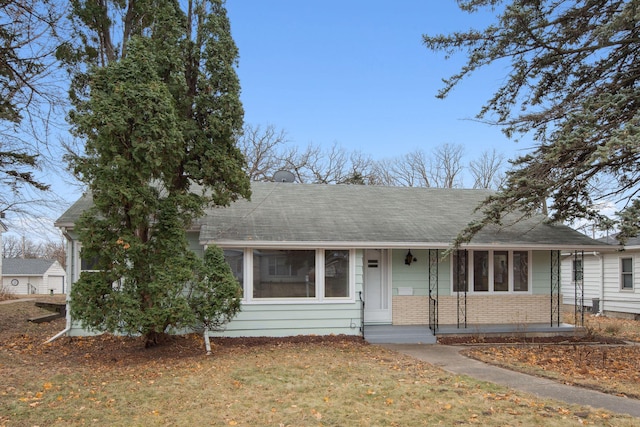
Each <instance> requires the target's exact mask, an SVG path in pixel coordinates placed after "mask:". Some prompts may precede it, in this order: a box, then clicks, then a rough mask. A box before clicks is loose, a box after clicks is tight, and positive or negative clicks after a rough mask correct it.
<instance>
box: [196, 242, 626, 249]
mask: <svg viewBox="0 0 640 427" xmlns="http://www.w3.org/2000/svg"><path fill="white" fill-rule="evenodd" d="M199 243H200V245H201V246H205V247H206V246H208V245H214V244H215V245H217V246H219V247H224V248H230V249H231V248H245V247H251V248H256V249H260V248H287V249H309V248H336V249H337V248H349V249H351V248H358V249H380V248H384V249H443V250H446V249H451V247H452V246H451V242H382V241H381V242H363V241H317V240H316V241H305V242H300V241H277V242H276V241H268V240H265V241H257V240H200V242H199ZM496 248H500V249H511V250H538V251H544V250H571V251H574V250H584V251H596V250H597V251H607V250H609V251H614V250H616V249H617V247H612V246H611V245H566V244H565V245H555V244H554V245H549V244H518V243H506V244H505V243H498V242H496V243H482V244H479V243H478V244H474V243H470V244H469V243H467V244H464V245H461V246H460V249H475V250H491V249H494V250H495V249H496Z"/></svg>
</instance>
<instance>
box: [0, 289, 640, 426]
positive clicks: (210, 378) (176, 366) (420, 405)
mask: <svg viewBox="0 0 640 427" xmlns="http://www.w3.org/2000/svg"><path fill="white" fill-rule="evenodd" d="M35 310H38V309H35V308H34V307H33V303H32V302H31V303H29V302H20V303H13V304H1V305H0V372H1V375H0V397H1V399H0V426H45V425H46V426H51V425H64V426H80V425H98V426H104V425H108V426H131V425H134V426H136V425H140V426H143V425H144V426H167V425H171V426H200V425H213V426H218V425H219V426H234V425H237V426H419V425H445V426H450V425H486V426H512V425H522V426H567V425H585V424H588V425H605V426H633V425H640V422H639V420H638V419H634V418H629V417H625V416H619V415H613V414H610V413H607V412H604V411H599V410H593V409H590V408H584V407H579V406H573V405H567V404H564V403H559V402H556V401H549V400H541V399H537V398H534V397H532V396H529V395H526V394H520V393H514V392H512V391H510V390H508V389H505V388H503V387H498V386H495V385H492V384H488V383H483V382H478V381H475V380H473V379H470V378H468V377H460V376H454V375H450V374H448V373H446V372H444V371H442V370H440V369H439V368H436V367H434V366H432V365H430V364H428V363H424V362H420V361H417V360H415V359H413V358H410V357H407V356H403V355H399V354H397V353H394V352H391V351H389V350H385V349H383V348H381V347H378V346H374V345H367V344H365V343H363V342H362V341H360V340H357V339H349V338H346V337H328V338H324V339H323V338H320V337H306V338H297V339H290V340H280V341H277V340H243V339H238V340H233V339H225V340H214V348H213V354H212V355H210V356H206V355H205V352H204V348H203V343H202V339H201V338H200V337H198V336H195V335H191V336H186V337H178V338H175V339H173V340H172V341H171V342H169V343H167V344H166V345H164V346H161V347H156V348H153V349H149V350H145V349H143V348H142V343H141V342H140V341H137V340H134V339H128V338H116V337H113V336H102V337H93V338H83V339H77V338H76V339H69V338H62V339H59V340H57V341H55V342H54V343H53V344H50V345H42V344H41V343H42V341H43V340H44V339H45V338H47V337H49V336H52V335H53V334H54V333H55V332H57V331H58V330H60V329H62V327H64V322H61V321H55V322H51V323H48V324H42V325H33V324H27V323H26V321H25V320H24V319H25V318H26V317H29V316H32V315H33V313H34V311H35ZM20 318H22V320H18V319H20ZM21 330H22V332H21Z"/></svg>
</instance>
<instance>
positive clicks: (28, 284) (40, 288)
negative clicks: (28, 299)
mask: <svg viewBox="0 0 640 427" xmlns="http://www.w3.org/2000/svg"><path fill="white" fill-rule="evenodd" d="M66 277H67V273H66V271H65V270H64V268H63V267H62V266H61V265H60V263H59V262H58V261H55V260H52V259H22V258H5V259H3V260H2V287H3V288H4V289H5V290H7V291H8V292H11V293H13V294H17V295H27V294H49V295H53V294H64V293H65V291H66V289H65V286H66Z"/></svg>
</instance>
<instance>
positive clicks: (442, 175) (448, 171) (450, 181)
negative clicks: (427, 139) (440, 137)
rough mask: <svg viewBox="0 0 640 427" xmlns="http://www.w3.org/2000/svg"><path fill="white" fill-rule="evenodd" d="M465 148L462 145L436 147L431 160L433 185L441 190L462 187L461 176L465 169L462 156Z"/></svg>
mask: <svg viewBox="0 0 640 427" xmlns="http://www.w3.org/2000/svg"><path fill="white" fill-rule="evenodd" d="M463 154H464V147H463V146H462V145H460V144H448V143H447V144H443V145H440V146H438V147H436V148H435V149H434V150H433V152H432V157H431V159H430V176H431V183H432V186H434V187H439V188H456V187H460V186H462V177H461V176H460V175H461V173H462V171H463V169H464V167H463V166H462V156H463Z"/></svg>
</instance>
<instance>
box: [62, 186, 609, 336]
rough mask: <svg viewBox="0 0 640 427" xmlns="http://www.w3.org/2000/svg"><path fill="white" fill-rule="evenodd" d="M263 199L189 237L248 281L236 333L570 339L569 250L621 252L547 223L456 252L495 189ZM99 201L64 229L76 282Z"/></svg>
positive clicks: (72, 214)
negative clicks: (78, 227)
mask: <svg viewBox="0 0 640 427" xmlns="http://www.w3.org/2000/svg"><path fill="white" fill-rule="evenodd" d="M252 192H253V195H252V197H251V201H247V200H239V201H237V202H234V203H233V204H232V205H231V206H229V207H216V208H211V209H208V210H207V212H206V215H205V216H204V217H203V218H201V219H200V220H199V221H198V222H197V223H196V224H194V226H193V227H192V229H190V230H188V237H189V241H190V242H191V247H192V249H193V250H194V251H196V252H198V253H202V252H203V250H204V248H205V247H206V246H207V245H212V244H215V245H218V246H219V247H221V248H223V249H224V251H225V255H226V258H227V261H228V262H229V264H230V265H231V268H232V270H233V272H234V274H235V275H236V277H237V278H238V280H239V281H240V283H241V284H242V287H243V290H244V293H243V295H244V296H243V303H242V311H241V312H240V313H239V314H238V315H237V317H236V318H235V319H234V320H232V321H231V322H230V323H229V324H228V325H227V327H226V329H225V331H223V332H219V333H218V334H223V335H226V336H288V335H298V334H317V335H323V334H350V335H361V334H364V336H365V337H366V338H367V339H368V340H371V341H374V340H400V338H399V337H400V336H401V335H402V333H401V331H405V332H406V331H413V332H406V333H407V334H409V335H411V334H415V335H414V336H413V337H412V338H406V339H408V340H417V339H418V338H416V337H418V336H419V337H421V338H420V340H421V341H428V340H430V339H432V338H433V335H434V333H435V334H441V333H453V332H455V333H477V332H478V331H480V330H481V329H486V330H490V329H491V330H494V331H508V330H511V331H513V330H514V329H517V330H531V331H533V330H535V328H542V329H544V331H552V332H553V331H560V330H561V329H562V328H564V327H566V325H563V324H562V319H561V301H562V297H561V293H560V253H561V251H574V250H581V251H599V250H606V249H607V247H608V245H605V244H603V243H601V242H598V241H595V240H593V239H591V238H589V237H587V236H585V235H583V234H580V233H578V232H577V231H575V230H572V229H570V228H568V227H566V226H563V225H551V224H548V223H546V222H545V221H544V220H545V218H544V217H541V216H537V217H534V218H529V219H526V220H523V221H517V222H514V223H513V224H505V225H504V226H501V227H498V226H493V227H488V228H486V229H484V230H483V231H481V232H480V233H479V234H478V235H476V236H475V237H474V239H473V240H472V241H471V242H470V243H469V244H466V245H464V246H463V247H461V248H460V250H455V251H452V252H451V253H449V252H448V250H449V248H450V245H451V242H452V240H453V239H454V237H455V236H456V235H457V234H458V232H459V231H460V230H462V229H463V228H464V227H465V226H466V225H467V224H468V223H469V221H470V220H471V219H472V218H473V217H474V215H477V214H474V208H475V207H476V206H477V205H478V204H479V203H480V202H481V201H482V200H484V199H485V197H487V196H488V195H489V194H490V192H488V191H484V190H468V189H434V188H407V187H379V186H359V185H317V184H296V183H283V182H279V183H262V182H255V183H253V184H252ZM90 204H91V199H90V197H88V196H85V197H83V198H82V199H80V200H79V201H78V202H76V203H75V204H74V205H73V206H71V208H70V209H69V210H68V211H67V212H66V213H64V214H63V215H62V216H61V217H60V218H59V219H58V220H57V222H56V224H57V225H58V226H59V227H60V228H61V229H62V231H63V233H64V235H65V236H66V237H67V239H68V248H67V254H68V257H69V259H68V263H67V265H68V275H69V281H70V283H73V282H74V281H75V280H76V279H77V278H78V276H79V274H80V272H81V270H82V268H83V262H82V260H81V259H80V248H81V245H82V242H80V241H78V239H77V234H76V233H75V230H74V228H73V227H74V223H75V221H76V220H77V219H78V217H79V215H80V213H81V212H82V211H84V210H85V209H87V208H88V207H89V206H90ZM71 286H73V285H71ZM70 333H71V334H80V333H83V331H82V330H80V329H79V327H78V326H77V325H75V326H73V325H72V327H71V330H70ZM212 334H213V333H212ZM375 334H379V335H378V336H377V337H376V336H374V335H375ZM394 337H395V338H394Z"/></svg>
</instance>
